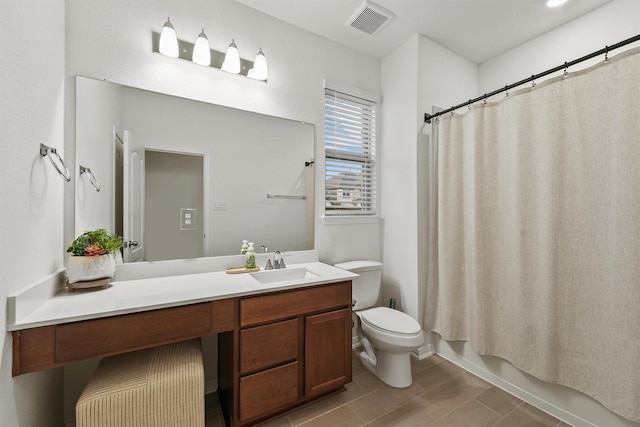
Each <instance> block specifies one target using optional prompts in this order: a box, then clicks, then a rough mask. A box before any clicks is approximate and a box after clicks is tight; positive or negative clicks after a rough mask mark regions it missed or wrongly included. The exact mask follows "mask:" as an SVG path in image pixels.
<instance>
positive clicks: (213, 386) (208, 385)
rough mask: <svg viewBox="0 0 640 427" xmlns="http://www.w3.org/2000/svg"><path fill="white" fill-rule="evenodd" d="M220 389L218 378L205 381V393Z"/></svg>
mask: <svg viewBox="0 0 640 427" xmlns="http://www.w3.org/2000/svg"><path fill="white" fill-rule="evenodd" d="M216 391H218V378H212V379H210V380H205V381H204V394H211V393H215V392H216Z"/></svg>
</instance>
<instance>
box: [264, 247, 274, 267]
mask: <svg viewBox="0 0 640 427" xmlns="http://www.w3.org/2000/svg"><path fill="white" fill-rule="evenodd" d="M262 249H264V253H265V254H267V253H269V248H267V247H266V246H265V245H262ZM264 269H265V270H273V264H271V260H270V259H269V258H267V265H265V266H264Z"/></svg>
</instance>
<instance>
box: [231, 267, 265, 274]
mask: <svg viewBox="0 0 640 427" xmlns="http://www.w3.org/2000/svg"><path fill="white" fill-rule="evenodd" d="M256 271H260V267H256V268H246V267H227V269H226V270H225V273H227V274H242V273H255V272H256Z"/></svg>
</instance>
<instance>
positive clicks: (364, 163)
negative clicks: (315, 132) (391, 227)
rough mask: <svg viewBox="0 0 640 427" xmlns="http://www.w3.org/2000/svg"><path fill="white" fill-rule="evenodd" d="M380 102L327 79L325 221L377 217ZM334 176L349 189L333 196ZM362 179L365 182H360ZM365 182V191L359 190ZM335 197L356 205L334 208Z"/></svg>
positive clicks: (373, 96) (325, 111) (325, 101)
mask: <svg viewBox="0 0 640 427" xmlns="http://www.w3.org/2000/svg"><path fill="white" fill-rule="evenodd" d="M378 105H379V102H378V97H377V96H376V95H373V94H370V93H366V92H364V91H360V90H357V89H349V88H344V87H340V85H332V84H331V85H327V84H326V82H325V86H324V154H325V171H324V205H325V206H324V217H323V223H337V222H339V219H340V218H343V219H348V221H347V222H354V219H357V218H362V219H364V222H370V220H371V219H372V218H377V214H378V209H379V207H378V181H379V180H378V168H377V156H376V149H377V109H378ZM330 119H331V120H330ZM338 125H340V126H338ZM338 127H340V129H338ZM363 174H364V179H363V176H362V175H363ZM340 175H342V176H340ZM338 177H339V178H338ZM331 179H334V180H335V181H336V184H335V185H339V184H342V183H343V182H345V184H344V185H346V188H342V187H336V188H335V191H336V194H335V196H334V195H332V194H331V191H332V190H330V189H329V188H328V186H327V184H328V182H329V181H330V180H331ZM362 182H363V183H364V184H360V183H362ZM361 185H362V187H363V190H362V191H358V187H359V186H361ZM340 190H342V191H340ZM345 190H346V191H345ZM345 192H349V193H352V192H355V193H356V194H357V196H356V199H355V200H354V199H353V197H346V196H345V195H344V194H345ZM339 194H342V197H338V195H339ZM361 196H362V197H361ZM333 199H335V203H344V202H345V201H347V202H350V203H355V205H354V206H352V207H346V208H345V207H342V208H341V207H340V206H342V205H341V204H340V205H337V206H336V207H335V208H331V206H329V204H330V203H332V200H333ZM339 199H340V200H339ZM360 199H361V200H360Z"/></svg>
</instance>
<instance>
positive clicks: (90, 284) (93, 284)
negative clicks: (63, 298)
mask: <svg viewBox="0 0 640 427" xmlns="http://www.w3.org/2000/svg"><path fill="white" fill-rule="evenodd" d="M112 281H113V277H106V278H104V279H96V280H83V281H81V282H75V283H69V282H67V288H69V290H70V291H75V290H77V289H94V288H98V289H107V288H108V287H109V283H111V282H112Z"/></svg>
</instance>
